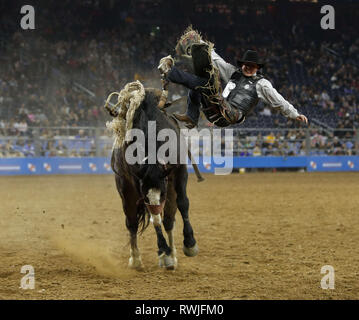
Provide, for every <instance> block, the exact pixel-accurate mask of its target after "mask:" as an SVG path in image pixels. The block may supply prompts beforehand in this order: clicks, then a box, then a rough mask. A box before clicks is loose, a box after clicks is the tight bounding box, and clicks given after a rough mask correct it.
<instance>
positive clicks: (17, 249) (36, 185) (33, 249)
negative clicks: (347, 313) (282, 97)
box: [0, 173, 359, 299]
mask: <svg viewBox="0 0 359 320" xmlns="http://www.w3.org/2000/svg"><path fill="white" fill-rule="evenodd" d="M188 193H189V197H190V217H191V220H192V225H193V227H194V231H195V236H196V238H197V241H198V245H199V249H200V253H199V255H198V256H197V257H193V258H189V257H186V256H185V255H184V254H183V252H182V249H181V248H182V241H183V237H182V220H181V217H180V214H179V213H178V216H177V225H176V245H177V251H178V255H177V256H178V263H179V265H178V269H177V270H175V271H166V270H163V269H160V268H159V267H157V256H156V240H155V232H154V230H153V227H152V226H151V225H150V226H149V228H148V229H147V230H146V232H145V233H144V235H143V236H141V237H140V240H139V247H140V250H141V253H142V259H143V262H144V264H145V269H144V271H142V272H137V271H133V270H129V269H128V267H127V263H128V257H129V246H128V245H127V243H128V237H127V231H126V229H125V225H124V215H123V212H122V206H121V200H120V198H119V196H118V195H117V192H116V190H115V185H114V178H113V176H111V175H106V176H94V175H92V176H40V177H0V199H1V204H0V217H1V219H0V298H1V299H358V298H359V250H358V247H359V209H358V208H359V174H358V173H323V174H322V173H252V174H248V173H246V174H232V175H229V176H214V175H207V176H206V181H205V182H202V183H197V182H196V180H195V177H194V175H191V176H190V181H189V186H188ZM23 265H32V266H33V267H34V269H35V279H36V282H35V289H34V290H23V289H21V288H20V280H21V278H22V277H23V276H24V275H23V274H21V273H20V270H21V267H22V266H23ZM324 265H332V266H333V267H334V269H335V289H334V290H323V289H321V286H320V281H321V279H322V277H323V276H324V275H323V274H321V273H320V271H321V267H322V266H324Z"/></svg>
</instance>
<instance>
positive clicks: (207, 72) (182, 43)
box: [176, 27, 243, 127]
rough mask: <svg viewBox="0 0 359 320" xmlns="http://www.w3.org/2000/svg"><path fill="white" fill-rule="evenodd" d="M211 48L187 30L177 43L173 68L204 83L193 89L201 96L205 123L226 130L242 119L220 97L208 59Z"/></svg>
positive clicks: (216, 80) (208, 43) (198, 36)
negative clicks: (207, 122)
mask: <svg viewBox="0 0 359 320" xmlns="http://www.w3.org/2000/svg"><path fill="white" fill-rule="evenodd" d="M213 47H214V45H213V43H211V42H206V41H203V40H202V38H201V35H200V34H199V33H198V32H197V31H195V30H193V29H192V28H191V27H189V28H187V30H186V31H185V33H184V34H183V35H182V37H181V38H180V39H179V40H178V42H177V45H176V64H180V65H182V66H184V68H185V69H186V70H187V71H188V72H191V73H193V74H195V75H196V76H198V77H201V78H205V79H207V80H208V82H207V83H206V84H205V85H204V86H203V87H197V88H196V89H199V90H200V91H201V94H202V112H203V113H204V115H205V117H206V118H207V120H208V121H209V122H211V123H213V124H215V125H216V126H218V127H227V126H229V125H231V124H235V123H237V122H238V121H239V120H241V119H242V118H243V115H242V112H240V111H239V110H237V109H236V108H234V107H232V106H231V105H229V104H228V103H227V101H226V100H225V99H224V98H223V97H222V87H221V82H220V76H219V70H218V69H217V68H216V67H215V66H214V64H213V62H212V58H211V51H212V49H213Z"/></svg>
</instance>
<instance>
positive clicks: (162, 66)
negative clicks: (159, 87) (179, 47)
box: [157, 55, 174, 76]
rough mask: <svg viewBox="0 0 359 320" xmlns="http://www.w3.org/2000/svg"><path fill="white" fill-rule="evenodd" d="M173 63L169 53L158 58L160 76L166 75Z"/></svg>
mask: <svg viewBox="0 0 359 320" xmlns="http://www.w3.org/2000/svg"><path fill="white" fill-rule="evenodd" d="M173 65H174V60H173V58H172V56H171V55H168V56H167V57H163V58H162V59H161V60H160V63H159V65H158V67H157V69H158V70H159V71H160V73H161V75H162V76H166V75H167V73H168V72H169V71H170V70H171V68H172V67H173Z"/></svg>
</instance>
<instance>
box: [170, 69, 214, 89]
mask: <svg viewBox="0 0 359 320" xmlns="http://www.w3.org/2000/svg"><path fill="white" fill-rule="evenodd" d="M166 78H167V80H169V81H171V82H173V83H178V84H182V85H183V86H185V87H186V88H188V89H192V90H194V89H196V87H203V86H205V85H206V84H207V82H208V79H205V78H200V77H197V76H195V75H194V74H191V73H188V72H185V71H182V70H180V69H178V68H176V67H175V66H173V67H172V68H171V70H170V71H169V72H168V74H167V77H166Z"/></svg>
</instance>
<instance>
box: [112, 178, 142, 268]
mask: <svg viewBox="0 0 359 320" xmlns="http://www.w3.org/2000/svg"><path fill="white" fill-rule="evenodd" d="M115 180H116V187H117V190H118V192H119V193H120V195H121V198H122V206H123V211H124V213H125V215H126V228H127V230H128V231H129V234H130V245H131V249H130V259H129V261H128V266H129V267H130V268H134V269H142V267H143V264H142V260H141V255H140V250H139V249H138V246H137V230H138V217H137V209H138V208H137V204H136V199H135V198H134V197H131V196H129V195H133V194H134V192H135V190H134V189H133V187H131V185H130V184H128V183H126V182H125V181H124V180H122V179H121V178H120V177H117V176H116V178H115ZM125 195H127V197H126V196H125Z"/></svg>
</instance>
